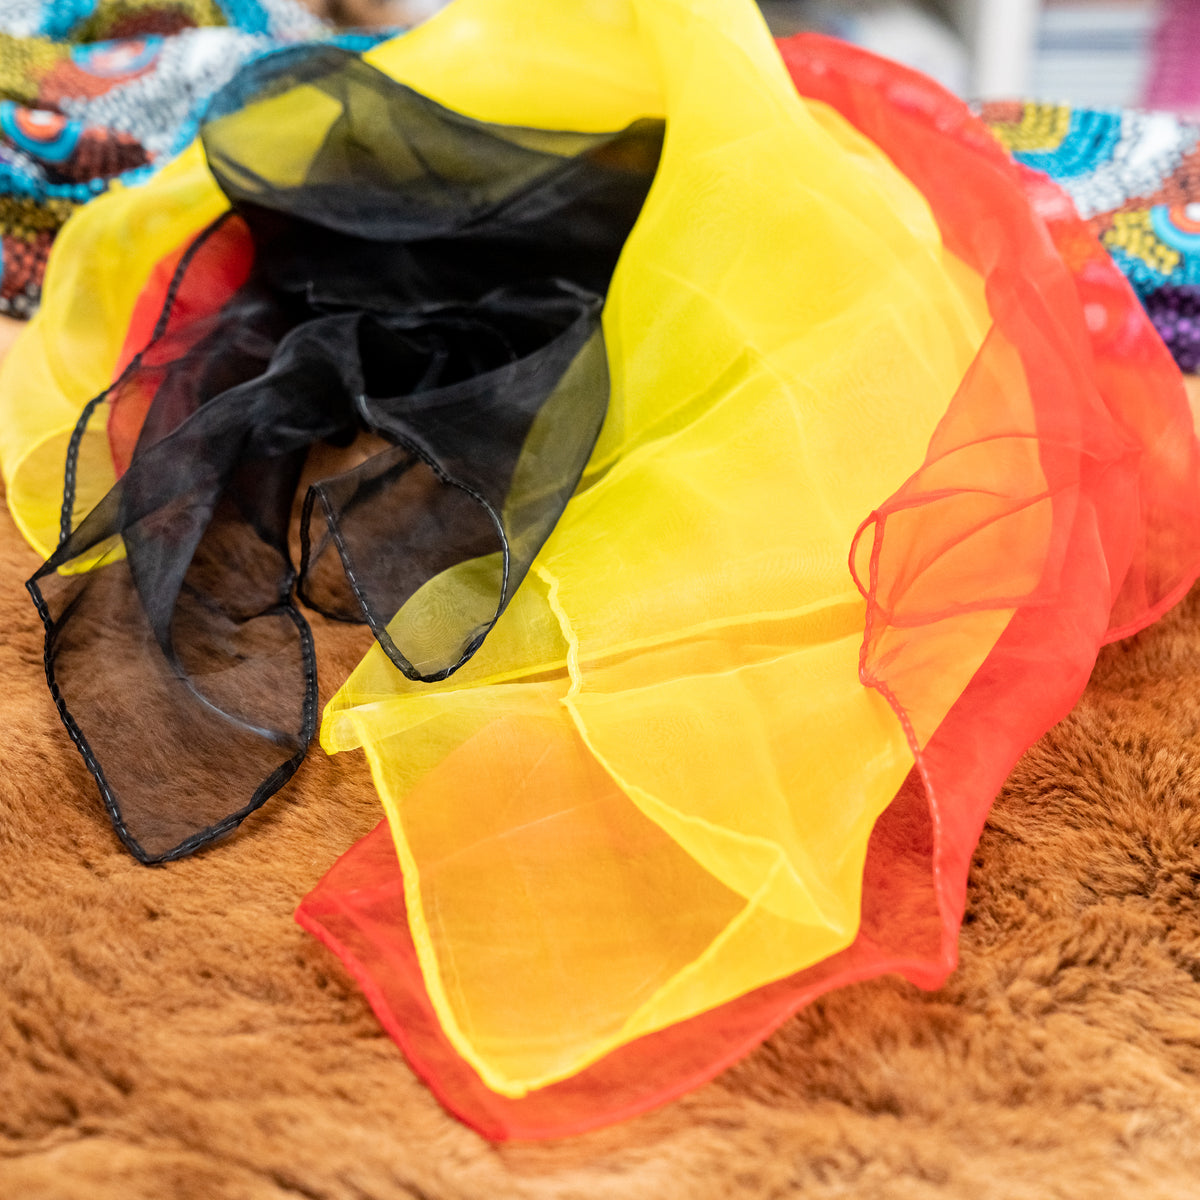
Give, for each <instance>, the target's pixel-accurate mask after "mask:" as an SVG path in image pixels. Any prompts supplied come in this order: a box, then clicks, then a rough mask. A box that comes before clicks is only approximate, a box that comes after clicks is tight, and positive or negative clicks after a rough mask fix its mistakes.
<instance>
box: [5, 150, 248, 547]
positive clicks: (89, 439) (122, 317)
mask: <svg viewBox="0 0 1200 1200" xmlns="http://www.w3.org/2000/svg"><path fill="white" fill-rule="evenodd" d="M225 207H226V204H225V198H224V196H222V195H221V193H220V192H219V191H218V190H217V186H216V184H215V183H214V182H213V180H212V176H211V175H209V173H208V169H207V168H206V167H205V165H204V158H203V155H202V154H201V153H200V148H199V146H198V145H195V146H193V147H192V148H191V149H190V150H189V151H188V152H187V153H185V154H184V155H182V156H181V157H180V158H179V159H177V160H176V161H175V162H173V163H171V164H170V165H169V166H168V167H167V168H166V169H165V170H164V171H163V172H162V173H161V174H160V175H159V176H158V177H157V178H156V179H155V181H154V182H153V184H150V185H147V186H142V187H134V188H125V187H119V186H118V187H114V188H113V189H112V190H111V191H109V192H106V193H105V194H104V195H103V196H101V197H99V198H98V199H96V200H94V201H92V203H90V204H88V205H87V206H86V207H84V208H82V209H80V210H79V211H78V212H77V213H76V214H75V215H74V216H73V217H72V218H71V220H69V221H68V222H67V224H66V225H65V226H64V228H63V231H62V233H61V234H60V235H59V238H58V241H57V242H56V243H55V246H54V250H53V252H52V253H51V256H50V262H49V264H48V266H47V270H46V278H45V282H44V285H43V289H42V305H41V308H40V309H39V310H38V312H37V314H36V315H35V316H34V317H33V319H32V320H31V321H30V322H29V326H28V328H27V329H25V330H24V331H23V332H22V334H21V335H20V336H19V337H18V338H17V340H16V343H15V344H14V346H13V348H12V350H11V352H10V353H9V354H8V356H7V357H6V358H5V360H4V363H3V366H2V367H0V471H3V474H4V482H5V486H6V489H7V499H8V507H9V511H10V512H11V513H12V516H13V520H14V521H16V523H17V526H18V527H19V528H20V530H21V533H22V534H23V535H24V536H25V538H26V540H27V541H28V542H29V543H30V545H32V546H33V548H34V549H35V550H37V551H38V552H39V553H40V554H42V555H45V556H49V554H50V553H51V551H53V549H54V547H55V546H56V545H58V531H59V512H60V508H61V505H62V493H63V468H64V464H65V463H66V458H67V444H68V442H69V441H70V438H71V433H72V431H73V430H74V428H75V424H76V422H77V421H78V420H79V416H80V413H81V412H82V411H83V407H84V405H86V404H87V402H88V401H89V400H91V399H92V398H93V397H95V396H97V395H99V393H100V392H101V391H103V390H104V388H106V387H107V386H108V385H109V384H110V383H111V382H112V376H113V370H114V368H115V367H116V364H117V358H118V355H119V354H120V352H121V346H122V344H123V343H124V340H125V331H126V327H127V326H128V323H129V317H130V314H131V313H132V312H133V307H134V304H135V303H136V301H137V297H138V293H139V292H140V291H141V290H142V287H143V286H144V285H145V283H146V280H147V278H148V277H149V275H150V272H151V270H152V269H153V267H154V264H155V263H157V262H158V260H159V259H161V258H162V257H163V256H164V255H166V254H168V253H170V252H171V251H172V250H174V249H176V248H177V247H178V246H180V245H181V244H182V243H183V242H185V241H186V240H187V239H189V238H190V237H191V236H192V235H193V234H194V233H195V232H196V231H197V230H199V229H202V228H203V227H204V226H205V225H206V224H208V222H209V221H211V220H212V219H213V218H214V217H215V216H216V215H217V214H218V213H219V212H221V211H222V209H223V208H225ZM77 482H78V492H77V497H76V505H75V508H76V511H77V512H80V513H86V512H88V511H89V510H90V509H91V508H92V507H93V506H94V505H95V504H96V502H97V501H98V500H100V498H101V497H102V496H103V495H104V494H105V492H107V491H108V489H109V488H110V487H111V486H112V484H113V467H112V460H111V457H110V455H109V449H108V439H107V437H106V435H105V430H104V420H103V418H102V415H98V418H97V419H96V420H95V421H93V422H92V423H91V425H90V427H89V430H88V432H87V433H86V434H85V435H84V438H83V441H82V443H81V445H80V455H79V472H78V481H77Z"/></svg>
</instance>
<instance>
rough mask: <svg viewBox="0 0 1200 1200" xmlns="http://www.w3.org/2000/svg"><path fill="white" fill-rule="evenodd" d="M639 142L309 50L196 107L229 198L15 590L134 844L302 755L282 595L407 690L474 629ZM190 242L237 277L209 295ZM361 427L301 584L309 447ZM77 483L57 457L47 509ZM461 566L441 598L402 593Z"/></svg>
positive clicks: (562, 459)
mask: <svg viewBox="0 0 1200 1200" xmlns="http://www.w3.org/2000/svg"><path fill="white" fill-rule="evenodd" d="M661 140H662V126H661V122H651V121H641V122H635V123H634V124H632V125H630V127H629V128H628V129H627V130H625V131H624V132H622V133H616V134H610V135H590V136H589V135H582V134H573V133H562V134H549V133H533V132H530V131H526V130H521V129H517V130H511V129H505V128H503V127H499V126H489V127H485V126H482V125H481V124H480V123H479V122H477V121H473V120H470V119H466V118H462V117H459V116H457V115H456V114H454V113H451V112H449V111H447V110H445V109H443V108H441V107H440V106H438V105H436V104H434V103H432V102H430V101H428V100H426V99H425V98H424V97H421V96H418V95H417V94H415V93H414V92H412V91H411V90H409V89H408V88H406V87H403V86H401V85H399V84H397V83H394V82H393V81H392V80H390V79H389V78H388V77H387V76H385V75H383V74H382V73H381V72H379V71H377V70H376V69H375V68H373V67H371V66H369V65H368V64H366V63H365V62H363V61H362V60H361V59H360V58H358V57H357V56H355V55H352V54H350V53H348V52H347V51H344V50H340V49H336V48H332V47H303V48H297V49H295V50H292V51H290V52H287V53H282V54H276V55H273V56H271V57H270V58H267V59H262V60H260V61H259V62H258V63H256V64H254V65H253V66H252V67H250V68H248V69H247V70H246V71H244V72H243V73H242V74H241V75H240V76H239V77H238V80H237V82H236V84H235V85H231V86H230V87H229V88H227V89H225V90H224V91H223V92H221V93H219V94H218V96H217V97H216V98H215V99H214V102H213V112H212V114H211V117H210V120H209V121H208V122H207V123H206V125H205V128H204V133H203V144H204V149H205V153H206V156H207V160H208V164H209V168H210V169H211V171H212V172H213V175H214V177H215V179H216V180H217V182H218V183H219V184H220V186H221V189H222V191H223V192H224V194H225V195H226V197H227V198H228V199H229V202H230V205H231V208H230V210H229V211H228V212H226V213H225V214H222V215H221V216H220V217H218V218H217V219H216V220H215V221H214V222H213V223H212V224H211V225H210V226H208V228H207V229H206V230H205V231H204V232H203V233H202V234H201V235H200V236H199V237H198V238H196V239H195V241H193V242H192V243H191V245H190V246H189V248H188V250H187V252H186V254H185V255H184V257H183V258H182V260H181V262H180V264H179V267H178V269H177V270H176V272H175V274H174V276H173V279H172V283H171V288H170V290H169V291H168V294H167V296H166V299H165V302H164V305H163V308H162V312H161V315H160V317H159V320H158V324H157V327H156V328H155V330H154V332H153V339H152V341H151V343H150V345H149V346H148V347H147V348H146V349H145V350H144V351H143V352H141V353H139V354H138V355H137V356H136V357H135V358H134V359H133V361H132V362H131V363H130V365H129V367H128V368H127V369H126V370H125V371H123V372H122V374H121V376H120V378H119V380H118V382H117V383H116V384H115V385H114V386H113V388H111V389H110V390H109V392H108V393H107V395H106V397H105V399H106V401H107V404H108V405H109V407H110V409H111V411H112V413H113V416H114V421H115V428H116V429H120V428H122V427H129V428H136V441H135V442H133V443H132V444H131V445H129V446H127V447H126V448H125V450H126V453H125V461H127V462H128V469H127V470H125V472H124V474H123V475H122V477H121V480H120V482H119V483H118V484H117V485H116V486H115V487H114V488H113V489H112V491H110V492H109V494H108V495H107V496H106V497H105V498H104V500H103V501H101V503H100V504H98V505H97V506H96V508H95V509H93V510H92V512H91V513H89V514H88V516H87V517H86V519H85V520H83V521H82V522H81V523H80V524H79V526H78V527H77V528H76V529H74V530H71V529H70V528H69V526H66V525H64V530H63V541H62V543H61V544H60V545H59V547H58V549H57V550H56V551H55V553H54V554H53V555H52V556H51V557H50V559H49V560H48V561H47V562H46V563H45V565H44V566H43V567H42V568H41V570H39V571H38V572H37V574H36V575H35V576H34V577H33V579H32V580H31V581H30V585H29V586H30V591H31V593H32V594H33V596H34V600H35V602H36V603H37V605H38V609H39V612H40V613H41V615H42V618H43V620H44V621H45V623H46V631H47V638H46V672H47V678H48V679H49V681H50V686H51V690H52V692H53V694H54V697H55V701H56V703H57V705H58V708H59V713H60V715H61V716H62V719H63V721H64V722H65V723H66V725H67V728H68V729H69V731H70V733H71V736H72V738H73V740H74V741H75V743H76V745H77V746H79V748H80V750H81V752H82V753H83V755H84V758H85V760H86V761H87V764H88V767H89V769H90V770H91V771H92V774H93V775H94V776H95V778H96V781H97V783H98V785H99V787H100V791H101V794H102V796H103V798H104V801H105V804H106V806H107V807H108V809H109V811H110V813H111V814H112V818H113V822H114V826H115V828H116V830H117V832H118V834H119V835H120V836H121V838H122V840H123V841H124V842H125V843H126V845H127V846H128V847H129V848H130V850H131V851H132V852H133V853H134V854H135V855H137V856H138V857H139V858H141V859H143V860H144V861H146V862H159V861H164V860H166V859H170V858H176V857H179V856H180V855H182V854H185V853H189V852H190V851H192V850H194V849H196V848H197V847H198V846H200V845H203V844H204V843H206V842H207V841H210V840H211V839H212V838H214V837H217V836H219V835H220V834H223V833H226V832H228V831H229V830H230V829H231V828H233V827H234V826H235V825H236V824H237V823H238V822H239V821H240V820H241V819H242V818H243V817H244V816H245V815H246V814H247V813H248V812H250V811H253V809H255V808H257V807H258V806H259V805H260V804H261V803H262V802H263V801H264V800H265V799H266V798H267V797H268V796H270V795H272V794H273V793H274V792H275V791H276V790H277V789H278V788H279V787H280V786H282V784H283V783H284V782H286V780H287V779H288V778H289V777H290V775H291V774H292V772H293V771H294V770H295V768H296V766H298V765H299V762H300V761H301V759H302V758H303V756H304V754H305V752H306V750H307V747H308V743H309V741H310V740H311V738H312V735H313V732H314V728H315V718H316V670H315V663H314V660H313V653H312V639H311V636H310V634H309V632H308V627H307V624H306V623H305V621H304V618H303V617H302V616H301V614H300V612H299V610H298V608H297V607H296V604H295V600H294V597H293V590H294V589H298V590H299V591H300V594H301V595H302V596H303V598H304V600H305V602H306V603H307V604H308V605H309V606H310V607H315V608H317V609H319V610H321V611H323V612H325V613H327V614H328V615H330V616H334V617H336V618H340V619H344V620H355V619H357V620H362V621H365V622H367V623H368V624H370V625H371V626H372V628H373V629H374V630H375V632H376V636H377V638H378V639H379V642H380V644H381V645H383V646H384V647H386V651H387V654H388V656H389V661H390V662H391V663H392V664H393V669H399V671H401V672H403V674H404V675H405V676H407V677H409V678H412V679H414V680H435V679H443V678H445V677H446V676H448V675H450V674H451V673H453V672H454V671H456V670H457V669H458V668H459V667H460V666H461V665H462V664H463V663H464V662H466V661H467V660H468V659H469V658H470V657H471V655H472V654H473V653H474V652H475V650H476V649H477V648H478V646H479V645H480V643H481V642H482V641H483V639H484V637H485V636H486V634H487V632H488V630H489V629H490V628H491V626H492V625H493V624H494V623H495V621H496V619H497V617H498V616H499V615H500V614H501V613H502V612H503V611H504V609H505V607H506V606H507V605H508V604H509V602H510V601H511V599H512V597H513V594H514V592H515V591H516V589H517V588H518V587H519V585H520V583H521V581H522V579H523V578H524V576H525V574H526V572H527V571H528V569H529V565H530V563H531V561H532V560H533V558H534V556H535V554H536V553H537V551H538V549H539V548H540V547H541V545H542V543H543V542H544V541H545V539H546V536H547V534H548V533H549V530H550V528H551V527H552V526H553V524H554V521H555V520H556V519H557V517H558V514H559V513H560V512H561V510H562V508H563V506H564V505H565V504H566V501H567V499H568V497H569V496H570V495H571V492H572V491H573V490H574V488H575V485H576V483H577V482H578V480H579V476H580V473H581V471H582V470H583V465H584V463H585V461H586V460H587V457H588V454H589V453H590V451H591V448H592V445H593V443H594V442H595V439H596V434H597V432H598V430H599V428H600V424H601V422H602V420H603V418H604V412H605V405H606V401H607V393H608V374H607V367H606V362H605V355H604V345H603V339H602V336H601V333H600V310H601V306H602V299H603V293H604V289H605V288H606V286H607V282H608V277H609V275H610V274H611V272H612V269H613V266H614V264H615V262H616V259H617V255H618V254H619V252H620V249H621V245H622V243H623V241H624V238H625V235H626V234H627V232H628V230H629V228H630V227H631V226H632V224H633V221H634V219H635V218H636V216H637V214H638V211H639V209H640V207H641V203H642V199H643V198H644V196H645V192H646V189H647V188H648V187H649V185H650V181H651V179H652V178H653V176H654V169H655V166H656V164H657V160H658V153H659V148H660V145H661ZM211 261H215V262H216V263H217V264H227V263H229V262H230V261H232V262H233V263H235V264H239V265H240V266H241V269H240V270H237V271H235V272H234V273H232V274H226V275H225V281H226V283H227V284H229V285H232V286H231V288H230V290H229V294H228V295H227V296H225V297H222V296H221V295H220V294H219V292H218V294H217V295H216V296H214V294H213V291H214V289H213V283H214V279H215V278H216V275H215V274H214V272H213V271H212V270H210V269H209V263H210V262H211ZM130 408H132V409H133V411H134V413H135V418H134V420H133V422H132V424H128V425H127V426H122V417H123V416H124V414H125V412H126V410H127V409H130ZM359 431H362V432H364V433H365V432H369V433H370V434H372V435H373V436H374V437H375V438H376V439H377V441H378V447H377V452H376V453H373V454H371V455H369V456H365V461H359V460H358V459H355V460H353V461H350V462H348V463H347V469H346V470H345V471H344V472H343V473H342V474H340V475H337V476H334V477H331V478H328V479H325V480H323V481H321V482H320V483H319V484H317V485H315V486H314V487H313V488H312V489H311V490H310V492H309V495H308V499H307V502H306V506H305V511H304V523H303V530H302V538H303V547H304V548H303V561H302V563H301V566H300V569H299V572H298V573H297V572H296V570H295V569H294V568H293V567H292V564H291V562H290V559H289V556H288V549H287V539H288V522H289V518H290V515H291V507H292V497H293V495H294V494H295V492H296V489H297V486H298V484H299V480H300V475H301V471H302V469H303V467H304V462H305V458H306V457H307V453H308V450H309V447H310V446H312V445H313V444H314V443H316V442H318V441H323V440H324V441H329V442H334V443H339V444H341V445H343V446H344V445H347V444H348V443H349V442H351V441H352V440H353V439H354V437H355V435H356V434H357V433H358V432H359ZM74 473H75V461H74V455H73V454H69V455H68V460H67V480H68V485H67V494H66V497H65V500H64V510H65V511H66V512H68V513H69V512H70V511H71V509H72V500H73V498H72V496H71V495H70V491H71V483H70V481H71V479H72V477H73V475H74ZM460 564H461V566H462V570H461V572H460V573H459V574H460V577H461V578H462V580H463V584H462V586H461V587H460V588H458V590H457V591H456V593H455V595H454V597H453V601H454V603H453V605H452V606H449V607H447V606H445V605H439V604H438V603H437V601H438V595H437V591H436V588H433V589H431V588H429V587H428V586H427V585H428V584H429V583H430V581H431V580H434V579H437V578H439V577H441V576H443V575H444V574H445V573H446V572H450V571H454V570H455V568H456V566H458V565H460ZM398 610H399V611H402V612H406V613H409V614H415V616H412V617H411V618H410V619H411V620H412V622H413V627H412V628H410V629H406V630H403V631H401V630H399V629H398V628H397V627H396V626H395V625H394V624H393V625H392V626H391V627H390V628H389V627H388V621H389V619H390V618H391V617H392V616H393V615H394V614H395V613H396V612H397V611H398ZM114 718H115V719H114ZM173 777H176V778H177V780H178V782H177V784H176V786H172V787H164V781H165V780H167V779H171V778H173Z"/></svg>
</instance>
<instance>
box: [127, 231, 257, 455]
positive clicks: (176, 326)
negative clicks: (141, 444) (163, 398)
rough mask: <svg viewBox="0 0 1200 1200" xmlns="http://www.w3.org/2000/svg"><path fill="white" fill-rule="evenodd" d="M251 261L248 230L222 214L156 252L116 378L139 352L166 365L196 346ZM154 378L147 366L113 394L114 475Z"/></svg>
mask: <svg viewBox="0 0 1200 1200" xmlns="http://www.w3.org/2000/svg"><path fill="white" fill-rule="evenodd" d="M185 258H186V259H187V265H186V269H185V270H184V272H183V274H182V275H181V276H180V277H179V279H178V281H177V282H176V285H175V291H174V294H173V295H172V296H171V303H170V306H169V308H168V307H167V297H168V294H169V293H170V292H171V281H172V280H173V279H175V275H176V272H177V271H178V270H179V266H180V264H181V263H183V262H184V259H185ZM253 265H254V244H253V242H252V241H251V239H250V231H249V230H248V229H247V228H246V224H245V222H244V221H242V220H241V219H240V218H237V217H227V218H223V219H221V220H220V221H219V222H218V223H217V224H216V225H215V226H214V227H213V228H212V229H211V230H210V231H209V232H208V233H206V234H202V235H201V236H200V237H199V238H196V239H195V240H193V241H191V242H189V243H187V244H186V245H183V246H180V247H179V248H178V249H177V250H176V251H175V252H174V253H172V254H169V255H167V257H166V258H164V259H162V260H161V261H160V262H159V263H158V264H157V265H156V266H155V268H154V270H153V271H152V272H151V273H150V278H149V279H148V280H147V281H146V286H145V287H144V288H143V289H142V292H141V294H140V295H139V296H138V300H137V304H136V305H134V309H133V315H132V316H131V317H130V320H129V328H128V330H127V331H126V333H125V341H124V343H123V344H122V347H121V354H120V356H119V358H118V359H117V367H116V373H115V375H114V378H115V379H119V378H120V377H121V376H122V375H123V374H124V373H125V370H126V368H127V367H128V366H129V365H130V363H132V362H133V360H134V359H135V358H137V357H138V355H141V356H142V364H143V365H144V366H145V367H147V368H152V367H154V366H155V365H156V364H161V365H163V366H164V367H165V366H166V365H167V364H170V363H171V362H173V361H174V360H175V359H177V358H179V357H181V356H182V355H183V354H185V353H186V352H187V350H189V349H190V348H191V347H192V346H195V345H196V344H197V343H198V342H199V341H200V340H201V339H202V338H203V337H204V336H205V334H206V333H207V332H209V331H210V329H211V328H212V323H213V321H214V319H215V318H216V316H217V315H218V314H219V313H220V311H221V309H222V308H223V307H224V306H225V304H226V303H227V302H228V301H229V300H230V299H231V298H232V297H233V295H234V293H235V292H236V291H237V290H238V288H240V287H241V286H242V285H243V284H244V283H245V282H246V280H247V279H248V278H249V276H250V269H251V267H252V266H253ZM160 318H162V319H161V321H160ZM160 325H161V327H160ZM159 378H160V373H159V372H153V373H150V374H148V375H147V376H146V377H145V378H144V379H140V380H139V381H138V383H137V386H129V387H125V388H122V389H121V390H120V392H119V397H120V398H119V400H118V401H117V402H115V403H112V404H110V406H109V411H108V425H107V429H108V443H109V448H110V450H111V452H112V458H113V466H114V467H115V468H116V472H117V476H118V478H119V477H120V476H121V475H123V474H124V473H125V471H126V470H127V469H128V467H129V462H130V459H131V458H132V457H133V449H134V447H135V446H136V445H137V439H138V434H139V433H140V432H141V429H142V424H143V422H144V421H145V419H146V412H147V410H148V409H149V408H150V403H151V401H152V400H153V399H154V394H155V391H156V390H157V386H158V381H159Z"/></svg>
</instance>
